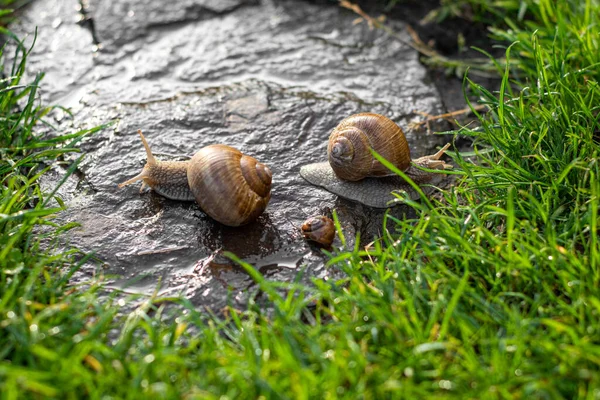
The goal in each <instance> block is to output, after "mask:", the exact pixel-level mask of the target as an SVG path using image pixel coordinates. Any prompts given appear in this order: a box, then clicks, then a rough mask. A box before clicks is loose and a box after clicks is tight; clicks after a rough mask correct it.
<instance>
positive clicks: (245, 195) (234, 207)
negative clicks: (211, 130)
mask: <svg viewBox="0 0 600 400" xmlns="http://www.w3.org/2000/svg"><path fill="white" fill-rule="evenodd" d="M138 133H139V135H140V137H141V138H142V143H143V144H144V148H145V149H146V155H147V157H148V161H147V163H146V165H145V166H144V168H143V169H142V172H141V173H140V174H138V175H136V176H135V177H133V178H131V179H129V180H127V181H125V182H123V183H121V184H119V187H123V186H125V185H129V184H131V183H134V182H137V181H139V180H142V181H143V184H142V189H143V188H144V187H145V186H149V187H151V188H152V189H153V190H154V191H155V192H157V193H158V194H160V195H162V196H164V197H167V198H170V199H174V200H184V201H193V200H194V199H195V200H196V202H197V203H198V204H199V205H200V207H201V208H202V210H203V211H204V212H206V213H207V214H208V215H209V216H210V217H212V218H213V219H215V220H217V221H218V222H220V223H222V224H224V225H228V226H240V225H244V224H247V223H249V222H251V221H253V220H255V219H256V218H257V217H258V216H259V215H260V214H261V213H262V212H263V211H264V210H265V208H266V207H267V204H268V203H269V200H270V199H271V181H272V174H271V171H270V169H269V167H267V166H266V165H265V164H262V163H260V162H258V161H257V160H256V159H254V158H253V157H250V156H248V155H245V154H243V153H242V152H240V151H239V150H237V149H235V148H233V147H230V146H226V145H222V144H217V145H211V146H206V147H204V148H202V149H200V151H198V152H197V153H196V154H195V155H194V156H193V157H192V158H191V160H189V161H157V160H156V159H155V158H154V156H153V155H152V151H151V150H150V146H149V145H148V143H147V142H146V139H145V138H144V135H143V134H142V132H141V131H138Z"/></svg>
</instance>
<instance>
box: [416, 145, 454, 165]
mask: <svg viewBox="0 0 600 400" xmlns="http://www.w3.org/2000/svg"><path fill="white" fill-rule="evenodd" d="M449 148H450V143H447V144H446V145H445V146H444V147H442V148H441V149H440V150H439V151H438V152H437V153H435V154H432V155H430V156H423V157H420V158H417V159H416V160H413V163H415V164H416V165H418V166H419V167H423V168H429V169H452V165H450V164H446V163H445V162H444V161H442V160H440V158H442V156H443V155H444V154H445V153H446V151H447V150H448V149H449Z"/></svg>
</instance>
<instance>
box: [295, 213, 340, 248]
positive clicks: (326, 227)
mask: <svg viewBox="0 0 600 400" xmlns="http://www.w3.org/2000/svg"><path fill="white" fill-rule="evenodd" d="M300 230H301V231H302V234H303V235H304V237H305V238H306V239H308V240H311V241H313V242H317V243H319V244H321V245H323V246H325V247H329V246H331V243H333V238H334V237H335V225H334V223H333V221H332V220H331V218H327V217H325V216H323V215H320V216H317V217H310V218H309V219H307V220H306V221H304V223H303V224H302V226H301V227H300Z"/></svg>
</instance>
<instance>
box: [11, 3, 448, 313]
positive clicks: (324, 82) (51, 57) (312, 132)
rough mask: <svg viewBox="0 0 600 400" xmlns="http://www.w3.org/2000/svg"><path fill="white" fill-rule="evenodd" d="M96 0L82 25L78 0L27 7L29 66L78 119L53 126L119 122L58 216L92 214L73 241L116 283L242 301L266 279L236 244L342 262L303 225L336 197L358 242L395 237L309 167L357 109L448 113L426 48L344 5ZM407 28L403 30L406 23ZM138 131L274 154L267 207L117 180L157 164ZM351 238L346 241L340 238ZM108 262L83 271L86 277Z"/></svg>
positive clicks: (282, 266)
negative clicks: (309, 238)
mask: <svg viewBox="0 0 600 400" xmlns="http://www.w3.org/2000/svg"><path fill="white" fill-rule="evenodd" d="M87 3H88V5H87V8H86V9H85V15H86V18H87V19H88V22H87V23H86V24H77V21H79V20H81V18H82V15H83V14H82V10H81V8H80V7H79V2H78V1H76V0H60V1H59V0H46V1H37V2H34V3H33V4H32V5H31V6H30V7H29V9H28V11H27V13H26V14H25V15H24V16H23V19H22V21H23V22H22V26H26V27H30V26H36V25H37V26H38V27H39V37H38V43H37V45H36V47H35V50H34V54H33V55H32V56H31V59H30V61H31V62H30V65H29V68H30V73H35V72H36V71H38V70H43V71H45V72H46V78H45V80H44V83H45V85H44V91H43V97H44V98H45V99H44V100H45V101H47V102H52V103H58V104H61V105H63V106H66V107H70V109H71V110H72V112H73V115H74V116H73V118H71V117H68V116H66V115H65V114H64V113H62V112H60V111H56V112H55V113H54V114H53V115H52V116H51V118H53V119H54V120H53V121H52V122H53V123H54V124H56V125H58V126H59V127H60V129H61V131H69V132H70V131H76V130H79V129H82V128H89V127H92V126H95V125H98V124H100V123H106V122H110V121H113V122H114V124H113V125H112V126H111V127H109V128H107V129H105V130H103V131H101V132H99V133H96V134H94V135H92V136H90V137H88V138H86V139H85V140H84V141H83V142H82V148H83V150H84V151H85V152H86V153H87V155H86V157H85V159H84V161H83V162H82V163H81V165H80V168H79V169H80V171H79V173H78V174H76V176H72V177H71V178H70V179H69V180H68V181H67V183H66V184H65V185H64V186H63V187H62V188H61V189H60V191H59V193H60V195H61V196H62V198H63V199H64V200H65V202H66V203H67V204H68V205H69V209H68V210H67V211H66V212H64V213H63V214H61V215H60V216H59V220H60V221H62V222H67V221H78V222H79V223H81V228H78V229H76V230H73V231H71V233H70V236H69V241H70V244H71V245H73V246H76V247H78V248H81V249H82V250H84V251H86V252H90V251H92V252H95V254H96V255H97V257H98V258H99V259H101V260H103V261H104V263H105V264H104V266H103V268H104V273H106V274H109V275H113V276H115V279H113V280H112V281H111V283H110V286H111V287H114V288H120V289H125V290H126V291H134V292H143V293H151V292H152V291H153V290H154V289H155V288H156V285H157V283H158V281H159V280H161V283H160V287H161V293H171V294H174V293H178V292H182V293H183V294H185V295H186V296H187V297H188V298H190V299H191V300H192V301H193V302H194V304H197V305H199V306H210V307H213V308H217V309H218V308H220V307H222V306H224V305H225V304H226V303H227V302H232V303H234V305H240V304H242V303H243V302H244V301H245V299H246V298H247V295H248V293H249V292H251V291H252V290H251V289H252V288H255V286H254V284H253V282H252V280H251V279H250V278H249V277H248V275H247V274H246V273H244V272H243V270H242V269H241V268H240V267H239V266H237V265H235V264H234V263H233V262H231V261H229V260H228V259H227V258H226V257H224V256H223V255H222V252H223V251H230V252H233V253H235V254H236V255H237V256H239V257H240V258H242V259H243V260H245V261H247V262H249V263H251V264H253V265H254V266H255V267H257V268H258V269H259V270H260V271H261V272H262V273H263V274H264V275H265V276H267V277H268V278H271V279H276V280H280V281H293V280H294V279H297V278H298V276H299V275H301V278H300V279H302V280H304V281H308V280H309V279H310V278H311V277H327V276H330V275H331V274H335V271H334V270H333V269H328V268H326V267H325V266H324V264H325V262H326V256H324V255H323V253H322V251H321V249H319V248H318V247H316V246H313V245H311V244H308V243H307V242H305V241H304V239H303V238H302V236H301V234H300V233H299V231H298V227H299V226H300V225H301V223H302V221H303V220H304V219H305V218H307V217H308V216H311V215H316V214H322V213H328V212H329V210H331V209H335V210H336V211H337V213H338V216H339V218H340V221H341V223H342V226H343V229H344V233H345V235H346V238H348V239H349V240H348V242H349V243H348V245H350V246H352V245H353V238H354V237H355V235H356V234H357V233H360V235H361V238H362V240H363V241H364V242H365V243H367V242H369V241H371V240H372V239H373V238H374V237H376V236H377V235H378V234H381V231H382V220H383V211H381V210H377V209H370V208H368V207H366V206H363V205H361V204H357V203H352V202H350V201H347V200H343V199H338V198H337V196H335V195H332V194H330V193H328V192H326V191H324V190H320V189H317V188H315V187H313V186H311V185H309V184H308V183H307V182H305V181H304V180H303V179H302V178H301V177H300V175H299V173H298V172H299V169H300V166H301V165H304V164H308V163H312V162H318V161H324V160H325V159H326V147H327V143H326V141H327V138H328V136H329V133H330V131H331V129H332V128H333V127H334V126H335V125H336V124H337V123H338V122H339V121H340V120H342V119H343V118H344V117H346V116H348V115H350V114H353V113H357V112H366V111H369V112H376V113H381V114H385V115H387V116H388V117H390V118H392V119H393V120H395V121H396V122H398V123H399V124H400V125H401V126H404V127H406V126H408V124H409V123H411V122H416V121H421V120H422V119H423V116H422V115H420V114H418V113H416V112H417V111H418V112H426V113H429V114H439V113H441V112H443V110H442V109H441V108H440V101H439V95H438V93H437V91H436V89H435V87H434V86H433V85H432V84H431V83H429V82H428V80H427V74H426V71H425V69H424V68H423V67H422V66H421V65H420V64H419V62H418V57H417V54H416V53H415V52H414V51H413V50H411V49H410V48H408V47H407V46H406V45H404V44H402V43H400V42H399V41H397V40H396V39H393V38H391V37H388V36H387V35H386V34H385V33H384V32H381V31H376V30H374V31H371V30H369V29H368V27H367V26H366V24H359V25H355V24H353V21H354V20H355V18H356V17H355V15H354V14H352V13H350V12H348V11H346V10H343V9H340V8H338V7H336V6H324V5H311V4H309V3H305V2H296V1H286V2H271V1H264V2H258V1H241V0H240V1H234V0H230V1H200V0H195V1H194V0H180V1H172V2H170V3H169V5H168V7H167V6H165V4H164V3H163V2H162V1H158V0H139V1H129V0H127V1H126V0H119V1H114V0H88V2H87ZM90 20H91V21H92V23H90ZM90 27H91V28H93V29H90ZM394 27H395V29H396V30H397V31H398V32H402V28H403V25H402V24H401V23H395V24H394ZM14 29H15V30H16V31H19V27H15V28H14ZM21 33H23V30H22V28H21ZM95 41H97V42H99V45H98V44H95V43H94V42H95ZM40 129H41V130H40V132H41V133H44V130H43V128H40ZM137 129H141V130H142V131H143V132H144V134H145V136H146V138H147V140H148V141H149V143H150V146H151V148H152V150H153V151H154V153H168V154H188V155H192V154H193V153H195V152H196V151H197V150H199V149H200V148H201V147H203V146H206V145H209V144H214V143H223V144H227V145H230V146H233V147H236V148H238V149H240V150H241V151H242V152H244V153H247V154H249V155H251V156H253V157H255V158H257V159H258V160H259V161H261V162H263V163H265V164H267V165H269V167H270V168H271V170H272V173H273V188H272V199H271V202H270V203H269V206H268V208H267V210H266V212H265V213H264V214H263V215H261V216H260V217H259V219H258V220H257V221H255V222H253V223H251V224H249V225H246V226H243V227H239V228H230V227H226V226H223V225H221V224H219V223H217V222H215V221H213V220H211V219H210V218H209V217H208V216H207V215H206V214H204V213H203V212H202V211H201V210H200V209H199V208H198V206H197V205H196V204H195V203H192V202H190V203H185V202H179V201H173V200H168V199H165V198H163V197H161V196H159V195H157V194H155V193H153V192H152V191H147V192H144V193H141V194H140V193H139V185H131V186H127V187H125V188H123V189H118V188H117V184H118V183H120V182H122V181H124V180H126V179H128V178H130V177H132V176H134V175H136V174H137V173H138V172H139V171H140V170H141V168H142V167H143V165H144V163H145V158H146V157H145V153H144V150H143V147H142V143H141V141H140V139H139V137H138V135H137V134H136V133H135V132H136V131H137ZM47 133H48V134H52V132H51V131H48V132H47ZM407 138H408V141H409V144H410V147H411V149H412V152H413V154H412V155H413V158H416V157H419V156H421V155H424V154H426V153H430V152H431V150H432V149H433V148H434V147H435V146H436V145H439V144H440V142H442V141H443V139H442V138H439V137H436V136H434V135H432V134H430V133H427V132H425V131H424V130H423V131H416V130H410V129H407ZM440 139H442V140H440ZM158 158H160V156H159V157H158ZM166 158H168V157H166ZM63 174H64V170H63V169H61V168H58V167H57V168H55V169H54V171H53V174H52V175H51V176H50V177H49V178H48V179H47V181H46V182H45V184H46V185H47V186H48V187H53V185H54V184H55V183H56V182H57V181H58V180H60V178H61V176H62V175H63ZM406 211H407V210H404V209H402V208H400V207H396V208H395V209H394V210H393V211H392V212H393V213H394V214H395V215H397V216H400V217H401V216H402V215H403V214H404V213H405V212H406ZM340 245H341V244H340V242H339V239H336V241H335V242H334V247H339V246H340ZM95 268H96V267H95V266H93V265H90V266H89V267H85V268H84V269H83V270H82V271H81V272H80V276H79V278H80V279H81V278H83V277H85V276H89V275H91V274H93V273H94V272H95ZM249 289H250V290H249Z"/></svg>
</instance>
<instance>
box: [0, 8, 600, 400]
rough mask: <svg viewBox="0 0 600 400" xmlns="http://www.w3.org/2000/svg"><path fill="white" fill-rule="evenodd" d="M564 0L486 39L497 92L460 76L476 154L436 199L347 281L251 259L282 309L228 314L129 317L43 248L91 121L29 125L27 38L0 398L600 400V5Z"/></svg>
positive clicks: (12, 183) (341, 259)
mask: <svg viewBox="0 0 600 400" xmlns="http://www.w3.org/2000/svg"><path fill="white" fill-rule="evenodd" d="M513 3H515V4H516V3H519V2H513ZM523 3H525V2H523ZM554 3H555V2H550V1H540V2H537V4H536V3H534V2H526V4H527V16H528V19H521V20H520V19H519V18H518V15H517V14H516V13H517V12H516V11H515V12H514V13H513V14H511V13H510V12H509V13H508V14H507V16H506V18H505V19H503V20H501V21H498V25H497V26H499V27H506V26H509V27H510V29H507V30H501V29H502V28H495V29H494V30H493V31H492V33H493V35H494V36H495V37H497V38H498V39H500V40H502V43H504V44H505V45H506V47H507V51H506V55H507V56H506V62H505V63H502V64H498V65H499V68H500V69H501V71H500V72H501V74H502V76H503V79H502V84H501V88H500V90H499V91H497V92H490V91H488V90H486V89H485V88H483V87H481V86H479V85H477V84H475V83H474V82H472V81H470V80H469V79H465V90H466V89H467V88H468V89H470V90H471V91H472V92H474V93H476V94H478V95H479V98H480V99H481V100H480V102H481V103H483V104H486V105H487V106H488V112H486V113H485V114H481V115H478V116H479V120H480V124H479V125H478V127H475V126H468V127H463V128H461V129H460V130H459V132H454V133H460V134H461V135H467V136H470V137H472V138H473V139H474V152H473V155H472V156H471V157H467V155H466V154H462V155H461V154H458V153H455V154H454V156H453V157H454V159H455V162H456V163H457V164H458V168H456V171H458V172H459V173H460V174H461V176H460V179H459V181H458V182H457V184H456V185H455V186H454V187H453V188H452V189H450V190H448V191H447V192H445V193H444V195H443V198H441V199H440V200H435V199H428V200H427V199H424V200H422V201H420V202H410V201H407V203H408V204H409V205H410V206H411V207H413V208H414V209H415V210H416V212H417V218H415V219H413V220H396V221H394V222H395V224H394V225H395V229H393V230H391V231H387V232H385V234H384V236H383V237H382V238H380V239H378V240H376V241H375V242H374V244H373V246H372V247H370V248H369V249H368V250H365V249H362V248H358V247H357V248H354V249H348V250H345V251H336V252H334V253H333V254H332V256H331V260H330V262H329V264H330V265H331V268H339V269H341V270H342V271H343V272H344V278H343V279H340V280H335V281H334V280H330V281H323V280H316V279H315V280H314V281H313V285H312V286H309V287H306V286H302V285H299V284H295V283H289V284H285V283H278V282H270V281H268V280H265V279H264V278H263V277H262V276H261V275H260V274H259V273H258V272H257V271H255V270H254V269H252V267H251V266H249V265H247V264H244V263H243V261H241V260H238V261H239V262H240V263H241V264H242V265H243V266H244V267H245V268H246V270H247V271H248V273H249V274H250V275H251V276H252V277H253V278H254V279H255V280H256V281H257V282H258V285H259V287H260V288H261V289H262V291H263V293H264V294H265V295H266V296H267V297H268V299H269V301H270V304H271V306H270V310H269V311H267V310H265V309H264V308H263V307H262V306H259V305H258V304H255V303H251V304H250V305H249V307H248V309H247V310H234V309H230V310H229V312H228V316H227V317H222V318H216V317H214V316H212V315H211V314H210V313H207V312H206V311H204V310H196V309H195V308H194V307H193V306H192V305H190V304H189V303H187V301H186V300H184V299H176V298H167V299H165V298H158V297H156V296H152V297H149V298H147V299H146V301H145V302H144V304H143V305H142V306H141V307H139V309H137V310H135V311H134V312H127V313H123V311H122V310H123V306H124V305H125V303H124V302H123V301H122V300H117V299H116V298H113V297H110V296H109V297H108V298H103V299H102V300H99V298H98V292H99V290H100V289H101V281H98V282H90V283H89V284H88V285H87V286H85V287H76V288H72V287H69V286H68V285H67V283H68V278H69V276H70V274H71V273H72V272H73V271H74V270H75V269H76V268H77V267H78V265H79V264H80V263H81V262H82V255H80V254H77V253H76V252H67V253H65V254H59V255H54V254H53V253H52V252H51V251H50V252H44V251H40V250H39V249H40V243H41V242H43V243H45V245H46V246H48V245H50V249H52V247H51V246H52V243H54V242H55V241H56V240H57V238H58V237H60V236H59V235H60V232H61V231H62V230H64V229H68V228H69V227H68V226H67V227H61V226H56V225H53V224H52V222H51V219H50V217H51V216H52V214H54V213H56V211H57V209H53V208H49V204H50V203H49V199H51V198H53V197H54V196H53V195H52V193H43V192H42V191H41V190H40V189H39V186H38V184H37V181H38V179H39V176H40V174H42V173H44V171H45V169H46V167H45V165H48V164H50V163H52V162H53V160H55V159H56V157H58V156H59V155H60V154H63V153H64V152H71V151H75V145H76V142H77V141H78V140H80V139H81V138H82V137H83V136H84V135H85V134H88V133H91V132H78V133H76V134H72V135H64V136H59V135H58V134H57V135H56V136H54V139H45V140H44V139H42V138H39V137H36V136H35V130H34V129H33V128H34V127H35V126H36V125H39V124H40V123H42V118H43V116H44V115H45V113H47V112H48V109H47V108H44V107H40V106H39V105H37V106H36V104H38V102H37V101H36V94H35V93H36V88H37V86H38V85H39V83H40V80H41V77H38V78H36V79H34V81H33V82H32V83H31V84H29V85H22V84H21V82H20V81H19V76H20V75H21V74H22V71H23V67H24V63H25V59H26V55H27V52H26V50H25V49H23V48H21V49H20V51H21V52H20V56H19V58H18V59H19V62H18V63H17V64H16V65H15V66H14V67H13V72H12V73H11V76H12V78H11V79H10V80H7V81H4V82H3V86H2V87H1V88H0V105H1V108H0V112H1V113H2V115H1V118H0V122H1V123H2V129H1V132H2V143H1V147H2V149H1V150H0V151H1V152H2V163H1V164H0V171H1V173H2V175H1V176H2V185H3V186H2V190H3V192H2V198H1V199H0V207H1V208H0V218H1V219H0V231H1V232H2V236H1V238H0V240H1V246H0V248H1V250H0V251H1V252H2V257H0V259H1V260H2V261H0V329H1V330H0V360H1V361H0V396H1V397H3V398H22V397H34V398H36V397H55V398H81V397H91V398H102V397H103V396H110V397H112V398H140V397H149V396H153V397H162V398H176V397H186V398H215V399H216V398H224V397H221V396H226V397H228V398H257V397H259V396H264V397H265V398H290V399H291V398H293V399H295V398H315V397H317V398H357V397H358V398H361V397H364V398H386V397H390V398H407V399H414V398H425V397H435V398H460V399H462V398H473V399H480V398H483V399H500V398H523V399H559V398H581V399H597V398H599V397H600V368H599V364H600V317H599V314H600V290H599V286H600V244H599V240H598V233H599V231H598V229H599V226H598V224H599V218H598V209H599V206H600V204H599V196H600V185H599V182H598V179H599V176H600V167H599V166H598V158H599V155H600V134H599V133H598V132H600V125H599V122H598V115H599V110H598V108H599V107H600V106H598V104H600V101H599V100H600V98H599V97H600V91H599V90H600V89H599V88H598V78H599V77H598V71H599V69H598V58H599V57H600V52H599V51H598V50H599V49H598V37H600V36H599V33H600V28H599V27H598V22H599V21H600V5H598V3H597V2H595V1H587V2H579V1H575V0H574V1H571V2H567V1H564V2H560V5H558V6H556V5H554ZM511 9H512V8H511ZM517 9H518V8H517ZM513 43H514V44H513ZM511 44H512V45H511ZM509 45H511V46H510V47H508V46H509ZM501 65H505V67H504V66H501ZM23 104H25V106H23ZM75 165H76V164H75ZM75 165H73V166H71V167H72V168H74V166H75ZM58 204H59V205H60V204H61V203H60V202H59V203H58ZM390 218H391V217H390ZM40 224H43V225H44V227H45V228H46V229H45V230H44V235H43V236H40V234H36V233H35V232H36V230H34V228H35V229H37V228H36V227H39V225H40ZM340 233H342V232H340ZM231 257H233V258H234V259H235V256H234V255H231ZM173 304H174V305H173ZM167 305H170V306H169V307H167ZM182 310H186V313H184V312H182ZM107 398H108V397H107Z"/></svg>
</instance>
